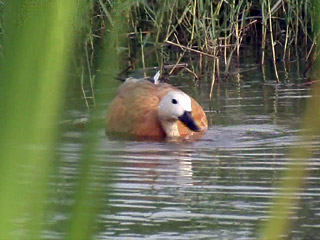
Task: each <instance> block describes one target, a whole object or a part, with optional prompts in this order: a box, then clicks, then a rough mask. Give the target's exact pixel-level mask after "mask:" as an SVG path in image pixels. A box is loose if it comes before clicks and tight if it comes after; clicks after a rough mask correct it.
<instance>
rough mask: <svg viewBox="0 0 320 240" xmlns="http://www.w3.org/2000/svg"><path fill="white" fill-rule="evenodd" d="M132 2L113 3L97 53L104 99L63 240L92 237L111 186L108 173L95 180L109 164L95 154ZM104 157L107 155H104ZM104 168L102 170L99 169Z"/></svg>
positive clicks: (93, 122) (95, 117)
mask: <svg viewBox="0 0 320 240" xmlns="http://www.w3.org/2000/svg"><path fill="white" fill-rule="evenodd" d="M133 3H134V1H115V2H114V5H113V9H112V11H110V15H109V18H112V21H110V22H112V24H110V25H109V26H108V27H107V31H106V35H105V39H104V50H103V52H101V53H100V59H99V69H100V71H99V72H100V74H98V76H97V78H96V82H95V85H96V86H97V88H98V89H104V90H105V91H103V92H104V95H101V94H100V95H99V94H97V95H96V102H97V105H96V108H95V109H94V111H93V112H91V118H90V123H89V124H88V126H87V129H88V134H87V138H86V142H85V146H84V149H83V153H82V159H81V162H80V164H81V165H80V175H79V178H78V183H77V187H76V192H75V196H74V201H75V202H74V204H73V209H72V213H71V214H72V215H71V219H70V222H69V224H68V226H67V228H66V231H67V234H66V237H65V239H68V240H80V239H84V240H86V239H91V238H92V236H93V235H94V234H95V232H94V229H95V227H96V224H97V223H96V219H97V215H98V214H99V210H101V206H102V203H105V202H106V198H107V197H108V196H107V195H108V193H109V189H106V188H105V186H106V183H110V179H111V177H112V176H110V174H111V173H110V171H106V172H105V176H96V175H95V173H98V172H99V171H97V169H100V171H101V169H102V168H100V167H104V169H105V166H106V165H108V164H110V162H108V160H111V159H103V161H101V160H99V159H97V157H96V150H97V145H98V137H99V130H101V126H103V127H104V124H105V123H104V119H101V117H100V114H101V112H106V109H103V108H102V107H103V106H105V105H104V104H102V103H103V102H109V101H111V99H112V97H113V96H114V94H115V91H116V88H117V87H118V86H119V84H120V82H119V81H118V80H116V79H115V77H116V76H117V74H118V73H119V69H120V59H121V54H120V51H119V49H120V48H121V46H122V45H123V40H124V37H125V34H124V33H125V32H126V28H127V19H126V18H127V16H128V11H129V10H130V7H131V5H132V4H133ZM105 155H106V154H105ZM112 161H114V159H113V160H112ZM101 164H103V166H102V165H101Z"/></svg>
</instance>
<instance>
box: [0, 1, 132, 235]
mask: <svg viewBox="0 0 320 240" xmlns="http://www.w3.org/2000/svg"><path fill="white" fill-rule="evenodd" d="M1 4H2V2H1ZM130 6H131V5H130V4H129V3H127V2H124V1H122V3H121V4H120V3H119V4H114V5H113V9H112V11H111V14H112V20H113V24H112V23H110V24H108V25H105V27H106V29H107V30H105V31H107V34H106V36H104V39H105V40H104V41H102V40H101V41H100V43H99V44H100V45H101V46H102V45H103V46H104V48H103V49H104V51H100V52H99V53H97V52H95V57H92V56H93V55H92V53H93V50H95V49H94V47H96V46H97V45H96V44H97V42H95V43H93V42H94V41H95V40H94V39H93V35H92V31H91V30H92V28H93V27H96V25H94V24H95V23H93V22H90V21H91V20H92V19H91V16H92V15H91V14H92V12H93V11H95V9H94V5H93V4H92V3H91V2H86V1H80V0H70V1H67V2H61V1H56V0H53V1H42V0H28V1H6V3H5V4H4V5H3V8H1V26H2V28H1V34H3V35H1V43H0V45H1V59H0V63H1V64H0V86H1V87H0V108H1V112H2V117H1V118H0V126H1V132H2V138H1V140H0V169H1V176H0V212H1V217H0V226H1V231H0V239H32V240H34V239H42V237H43V234H44V230H45V218H46V217H47V216H48V215H50V213H51V212H52V211H54V210H53V208H55V207H56V206H54V205H53V203H50V200H49V197H50V196H49V192H50V191H52V190H53V189H52V188H51V186H52V184H49V176H50V175H51V174H55V169H56V168H55V167H54V166H55V165H57V164H58V163H57V162H56V161H58V158H57V157H56V154H55V152H56V150H55V148H56V146H57V144H58V142H59V135H60V131H61V130H62V129H61V128H60V127H59V123H58V120H59V118H60V115H61V109H62V108H63V105H64V104H65V103H66V86H67V85H68V84H69V83H70V81H73V77H70V76H72V75H71V73H73V72H77V71H78V73H80V74H82V76H83V79H87V77H88V76H89V77H88V79H89V80H90V87H91V88H92V92H93V88H94V87H95V86H99V87H103V88H110V89H112V88H111V86H112V85H115V84H117V81H116V80H114V79H113V77H114V76H115V75H116V73H117V72H118V70H117V69H119V67H118V65H119V63H118V56H120V55H118V54H117V49H121V46H122V41H120V40H121V38H123V36H124V34H123V31H125V29H126V28H125V27H124V26H125V25H123V23H125V22H126V21H125V19H124V18H123V16H126V14H127V13H126V12H127V11H128V9H130ZM110 16H111V15H110ZM84 43H85V47H87V49H88V50H87V51H85V54H84V56H83V55H82V53H81V51H79V49H80V48H81V46H84ZM98 56H99V57H98ZM93 58H95V60H93ZM81 63H83V65H82V64H81ZM79 65H80V67H79ZM93 66H99V69H100V70H101V71H100V72H101V74H100V75H99V74H96V72H94V71H93ZM79 69H80V70H79ZM82 69H83V70H82ZM94 75H97V76H96V77H95V76H94ZM79 79H81V78H79ZM82 81H83V82H85V81H86V80H82ZM112 96H113V91H107V92H106V95H105V96H101V97H100V98H96V100H97V102H96V110H95V111H93V112H92V118H91V119H92V120H91V121H90V123H89V124H88V126H87V132H88V134H87V137H86V139H85V141H84V143H85V144H84V149H83V151H82V157H81V159H80V160H79V171H80V174H79V178H78V181H77V184H76V188H75V189H74V192H75V193H74V195H73V196H72V201H73V202H74V204H73V205H72V207H71V209H70V210H68V212H66V214H67V215H68V216H70V218H69V221H68V224H66V226H65V227H64V230H63V231H64V232H63V233H62V234H63V236H65V238H66V239H77V240H78V239H90V238H92V237H93V234H94V230H93V229H94V227H95V219H96V217H95V216H96V213H97V211H98V209H99V205H100V201H99V200H97V199H100V200H101V198H99V196H100V194H101V192H108V189H103V191H102V190H101V188H100V187H99V186H101V184H100V183H101V181H103V182H105V181H108V179H109V177H108V173H106V176H103V179H98V180H97V178H93V176H94V168H95V167H97V166H99V165H98V164H99V161H97V159H96V158H95V156H94V155H95V149H96V147H97V136H98V134H97V129H98V128H97V125H99V127H100V126H101V124H102V125H103V123H101V122H100V121H99V120H97V119H98V118H97V111H101V104H100V103H101V102H102V101H109V100H110V99H111V97H112ZM96 181H98V182H96ZM93 185H94V186H95V187H94V188H92V186H93ZM93 189H94V190H93Z"/></svg>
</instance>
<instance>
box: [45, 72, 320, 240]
mask: <svg viewBox="0 0 320 240" xmlns="http://www.w3.org/2000/svg"><path fill="white" fill-rule="evenodd" d="M239 70H244V71H242V72H241V71H239ZM245 70H248V71H245ZM281 74H282V75H283V76H284V75H285V74H284V72H281V73H280V75H281ZM285 77H286V81H284V82H285V83H282V84H276V83H275V82H274V81H273V80H272V74H270V76H267V77H266V80H263V76H262V74H261V72H260V71H259V69H257V68H252V66H242V67H241V68H240V69H238V71H237V72H236V73H234V74H232V75H231V77H230V78H229V80H228V82H225V81H224V80H225V79H224V78H223V77H222V79H221V81H220V82H219V83H217V85H216V86H215V89H214V95H213V96H214V97H213V99H212V100H210V99H209V98H208V96H209V89H210V82H209V81H206V80H205V79H204V80H203V82H201V83H200V84H197V85H195V84H194V83H193V82H192V80H191V79H190V76H185V77H184V78H182V79H172V82H173V84H175V85H177V86H179V87H180V88H181V89H182V90H184V91H185V92H187V93H189V94H190V95H192V96H194V97H195V98H196V99H197V100H198V101H199V102H200V103H201V105H202V106H203V107H204V109H205V112H206V114H207V117H208V120H209V124H210V127H209V129H208V132H207V133H206V134H205V135H204V137H203V138H202V139H200V140H198V141H195V142H185V143H180V144H177V143H167V142H135V141H115V140H109V139H107V138H106V136H105V135H104V129H103V128H104V126H101V129H100V141H99V146H100V147H99V151H98V152H97V156H98V158H99V161H100V163H102V166H103V167H102V168H101V169H100V170H97V171H98V172H97V174H99V171H100V174H101V175H103V174H104V171H105V169H109V170H111V171H112V172H113V173H114V176H113V181H112V184H111V192H110V195H109V199H108V198H106V199H105V200H104V205H103V206H104V207H103V209H102V211H101V212H100V214H99V216H98V219H97V235H96V238H97V239H257V237H258V234H259V229H260V227H261V226H262V223H263V222H264V221H265V220H266V219H267V217H268V210H269V207H270V204H271V201H272V199H273V198H274V197H275V196H276V194H277V193H276V190H278V189H279V185H278V183H279V180H280V179H281V177H282V174H283V171H284V170H285V169H287V167H288V164H289V162H290V158H289V152H290V149H292V148H293V147H294V146H295V145H296V144H301V140H300V139H299V136H298V134H299V131H300V130H299V126H300V124H301V119H302V116H303V112H304V110H305V107H306V102H307V99H308V98H310V96H311V95H310V94H311V93H310V89H309V88H307V87H305V86H303V85H302V84H300V82H301V79H300V77H299V75H297V74H296V73H295V72H291V73H289V75H288V74H286V75H285ZM101 92H102V94H103V90H101ZM76 100H77V101H81V100H80V99H76ZM68 114H69V117H70V118H74V119H76V118H81V117H83V116H85V110H79V108H78V107H76V106H75V107H74V109H71V110H70V111H68ZM83 135H84V129H82V128H79V127H69V128H67V130H66V131H65V133H64V137H63V143H62V145H61V147H60V148H59V153H60V155H61V158H62V159H61V166H59V168H60V171H59V174H58V176H56V178H57V179H58V182H59V184H58V188H57V189H59V191H62V192H65V193H64V194H61V196H62V197H61V198H62V199H59V202H58V203H57V205H60V207H61V206H62V207H61V209H63V206H70V205H72V203H70V199H69V198H68V196H69V195H68V194H67V193H68V192H69V191H72V187H73V186H74V184H73V183H74V181H75V180H74V179H75V178H76V175H77V171H78V166H79V165H78V159H79V154H80V153H79V150H80V149H81V147H82V145H81V139H82V138H83ZM316 139H318V138H315V142H312V143H305V144H313V149H314V152H315V153H314V155H313V157H312V158H311V159H310V160H309V162H308V166H307V169H308V171H307V175H306V177H305V185H304V187H303V190H302V191H301V192H298V193H297V194H296V196H295V198H297V199H299V200H300V204H299V205H298V206H296V207H295V208H294V209H292V212H293V214H292V216H291V218H292V219H293V228H292V231H291V233H290V235H289V239H320V237H319V235H318V232H319V227H320V187H319V185H320V184H319V182H320V181H319V180H320V171H319V165H320V151H319V142H317V141H316ZM106 182H107V181H106ZM108 188H109V187H108V185H107V184H106V186H105V189H108ZM58 209H59V208H58ZM67 218H68V215H67V214H65V213H64V212H63V211H62V210H61V211H59V210H57V212H55V213H54V214H53V216H52V220H51V224H52V225H54V226H57V225H58V226H61V225H63V223H64V222H65V221H66V219H67ZM61 231H62V230H61V227H60V228H59V227H58V228H55V230H54V231H52V232H49V233H48V235H49V238H50V239H55V238H56V239H59V237H61V235H63V233H62V232H61Z"/></svg>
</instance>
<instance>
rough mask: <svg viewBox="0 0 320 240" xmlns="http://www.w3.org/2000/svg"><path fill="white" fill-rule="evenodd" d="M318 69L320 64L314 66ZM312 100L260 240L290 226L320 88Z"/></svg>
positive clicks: (316, 129)
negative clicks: (297, 143) (297, 144)
mask: <svg viewBox="0 0 320 240" xmlns="http://www.w3.org/2000/svg"><path fill="white" fill-rule="evenodd" d="M319 3H320V1H315V2H314V4H315V9H314V13H318V12H319V10H320V4H319ZM315 20H316V21H315V22H316V28H315V29H314V33H313V34H315V35H317V34H318V33H319V25H320V17H319V16H318V15H317V17H315ZM315 64H316V65H318V66H319V61H318V62H316V63H315ZM315 72H316V75H317V76H319V70H317V69H315ZM311 95H312V98H310V99H309V101H308V104H307V109H306V113H305V116H304V119H303V123H302V126H301V129H302V133H301V134H300V142H301V144H300V145H299V146H296V148H294V149H293V150H292V152H291V156H290V158H289V159H291V162H290V164H289V167H288V169H287V170H286V172H285V173H284V177H283V178H282V179H283V180H282V182H281V184H280V190H279V192H278V195H277V197H276V198H275V199H274V201H273V204H272V206H271V209H270V212H269V215H270V218H269V219H268V221H267V222H266V223H265V224H264V226H263V227H262V230H261V239H264V240H269V239H270V240H277V239H283V238H284V236H286V235H287V234H288V233H289V232H290V229H291V227H292V218H291V216H292V211H293V208H294V207H295V206H296V205H297V204H299V201H298V199H297V197H296V196H297V194H298V193H299V192H300V191H301V189H302V187H303V184H304V178H305V175H306V174H307V173H306V171H307V164H308V161H309V159H310V158H311V157H312V154H313V149H314V146H312V142H313V141H314V138H315V136H319V135H320V104H319V96H320V86H314V87H313V90H312V93H311Z"/></svg>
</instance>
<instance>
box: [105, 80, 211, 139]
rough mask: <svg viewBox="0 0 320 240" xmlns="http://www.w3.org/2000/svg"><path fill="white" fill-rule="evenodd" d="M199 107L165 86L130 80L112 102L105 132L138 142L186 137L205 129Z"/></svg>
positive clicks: (191, 100) (184, 95)
mask: <svg viewBox="0 0 320 240" xmlns="http://www.w3.org/2000/svg"><path fill="white" fill-rule="evenodd" d="M207 127H208V123H207V118H206V115H205V113H204V112H203V109H202V107H201V106H200V105H199V104H198V103H197V102H196V101H195V100H194V99H193V98H191V97H190V96H188V95H187V94H185V93H183V92H182V91H180V90H178V89H177V88H175V87H173V86H171V85H170V84H167V83H159V84H154V83H151V82H149V81H147V80H138V79H133V78H129V79H127V80H126V81H125V83H124V84H123V85H122V86H121V87H120V89H119V91H118V93H117V95H116V97H115V98H114V100H113V101H112V102H111V104H110V106H109V109H108V112H107V117H106V133H107V134H108V135H110V134H111V135H114V134H117V135H118V134H120V135H124V136H127V137H134V138H138V139H158V140H162V139H165V138H166V137H167V138H186V137H190V136H192V135H194V136H198V135H199V134H201V133H203V132H204V131H206V130H207Z"/></svg>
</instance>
